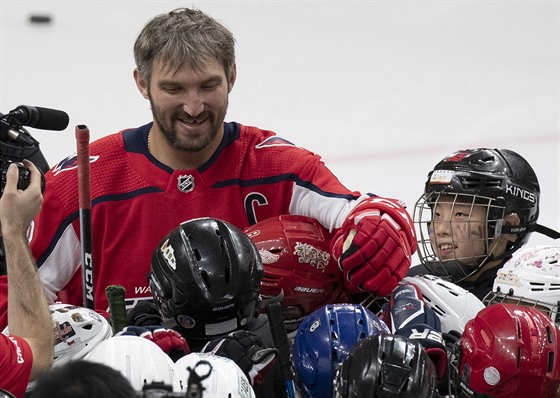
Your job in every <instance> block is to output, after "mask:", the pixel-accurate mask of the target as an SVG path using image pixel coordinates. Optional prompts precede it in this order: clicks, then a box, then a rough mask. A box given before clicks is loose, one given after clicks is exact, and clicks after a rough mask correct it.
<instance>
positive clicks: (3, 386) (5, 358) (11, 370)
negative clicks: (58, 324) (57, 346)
mask: <svg viewBox="0 0 560 398" xmlns="http://www.w3.org/2000/svg"><path fill="white" fill-rule="evenodd" d="M32 364H33V354H32V352H31V348H30V347H29V344H27V342H26V341H25V340H24V339H22V338H21V337H17V336H9V335H8V336H7V335H4V334H1V333H0V390H5V391H8V392H10V393H12V395H14V396H16V397H18V398H20V397H23V395H24V393H25V389H26V388H27V383H28V382H29V375H30V374H31V365H32Z"/></svg>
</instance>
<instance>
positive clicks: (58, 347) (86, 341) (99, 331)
mask: <svg viewBox="0 0 560 398" xmlns="http://www.w3.org/2000/svg"><path fill="white" fill-rule="evenodd" d="M49 309H50V311H51V317H52V322H53V337H54V361H53V366H60V365H63V364H65V363H66V362H68V361H70V360H76V359H81V358H83V357H84V356H85V355H86V354H87V353H88V352H90V351H91V350H92V349H93V348H94V347H95V346H97V344H99V343H100V342H102V341H103V340H106V339H108V338H109V337H111V336H112V335H113V331H112V329H111V325H109V322H107V320H106V319H105V318H104V317H103V316H102V315H100V314H98V313H97V312H95V311H93V310H90V309H88V308H84V307H78V306H75V305H70V304H51V305H50V306H49Z"/></svg>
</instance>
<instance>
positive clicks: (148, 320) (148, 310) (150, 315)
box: [127, 300, 162, 326]
mask: <svg viewBox="0 0 560 398" xmlns="http://www.w3.org/2000/svg"><path fill="white" fill-rule="evenodd" d="M127 318H128V324H129V325H131V326H160V325H161V324H162V319H161V315H160V313H159V310H158V308H157V306H156V304H155V303H154V302H153V301H152V300H140V301H138V303H136V305H135V306H134V307H132V308H131V309H130V310H128V312H127Z"/></svg>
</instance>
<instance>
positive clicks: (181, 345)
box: [116, 325, 191, 362]
mask: <svg viewBox="0 0 560 398" xmlns="http://www.w3.org/2000/svg"><path fill="white" fill-rule="evenodd" d="M122 335H124V336H140V337H143V338H145V339H148V340H150V341H153V342H154V343H156V344H157V345H158V346H159V348H161V349H162V350H163V352H165V353H166V354H167V355H169V356H170V357H171V359H172V360H173V361H174V362H175V361H176V360H178V359H179V358H181V357H183V356H185V355H187V354H189V353H190V352H191V350H190V348H189V345H188V343H187V340H185V338H184V337H183V336H181V334H180V333H179V332H178V331H176V330H173V329H166V328H164V327H163V326H154V325H152V326H145V327H141V326H127V327H125V328H124V329H123V330H121V331H120V332H118V333H117V334H116V336H122Z"/></svg>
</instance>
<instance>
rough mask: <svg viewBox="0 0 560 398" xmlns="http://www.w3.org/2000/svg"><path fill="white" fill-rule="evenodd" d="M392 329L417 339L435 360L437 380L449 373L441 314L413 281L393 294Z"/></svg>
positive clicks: (391, 306) (401, 286)
mask: <svg viewBox="0 0 560 398" xmlns="http://www.w3.org/2000/svg"><path fill="white" fill-rule="evenodd" d="M389 308H390V314H391V332H392V333H394V334H399V335H401V336H404V337H406V338H408V339H410V340H417V341H418V342H419V343H420V344H422V346H423V347H424V350H425V351H426V354H428V356H429V357H430V359H431V360H432V362H433V363H434V365H435V367H436V370H437V373H438V380H439V381H441V380H443V378H444V377H445V375H446V373H447V365H448V359H447V351H446V347H445V342H444V340H443V336H442V333H441V322H440V319H439V317H438V315H437V314H436V313H435V312H434V310H432V309H431V308H430V307H428V306H427V305H425V304H424V301H423V299H422V293H421V292H420V290H419V289H418V288H417V287H416V286H414V285H412V284H410V283H403V284H401V285H399V286H398V287H397V288H396V289H395V290H394V291H393V293H392V294H391V301H390V304H389Z"/></svg>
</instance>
